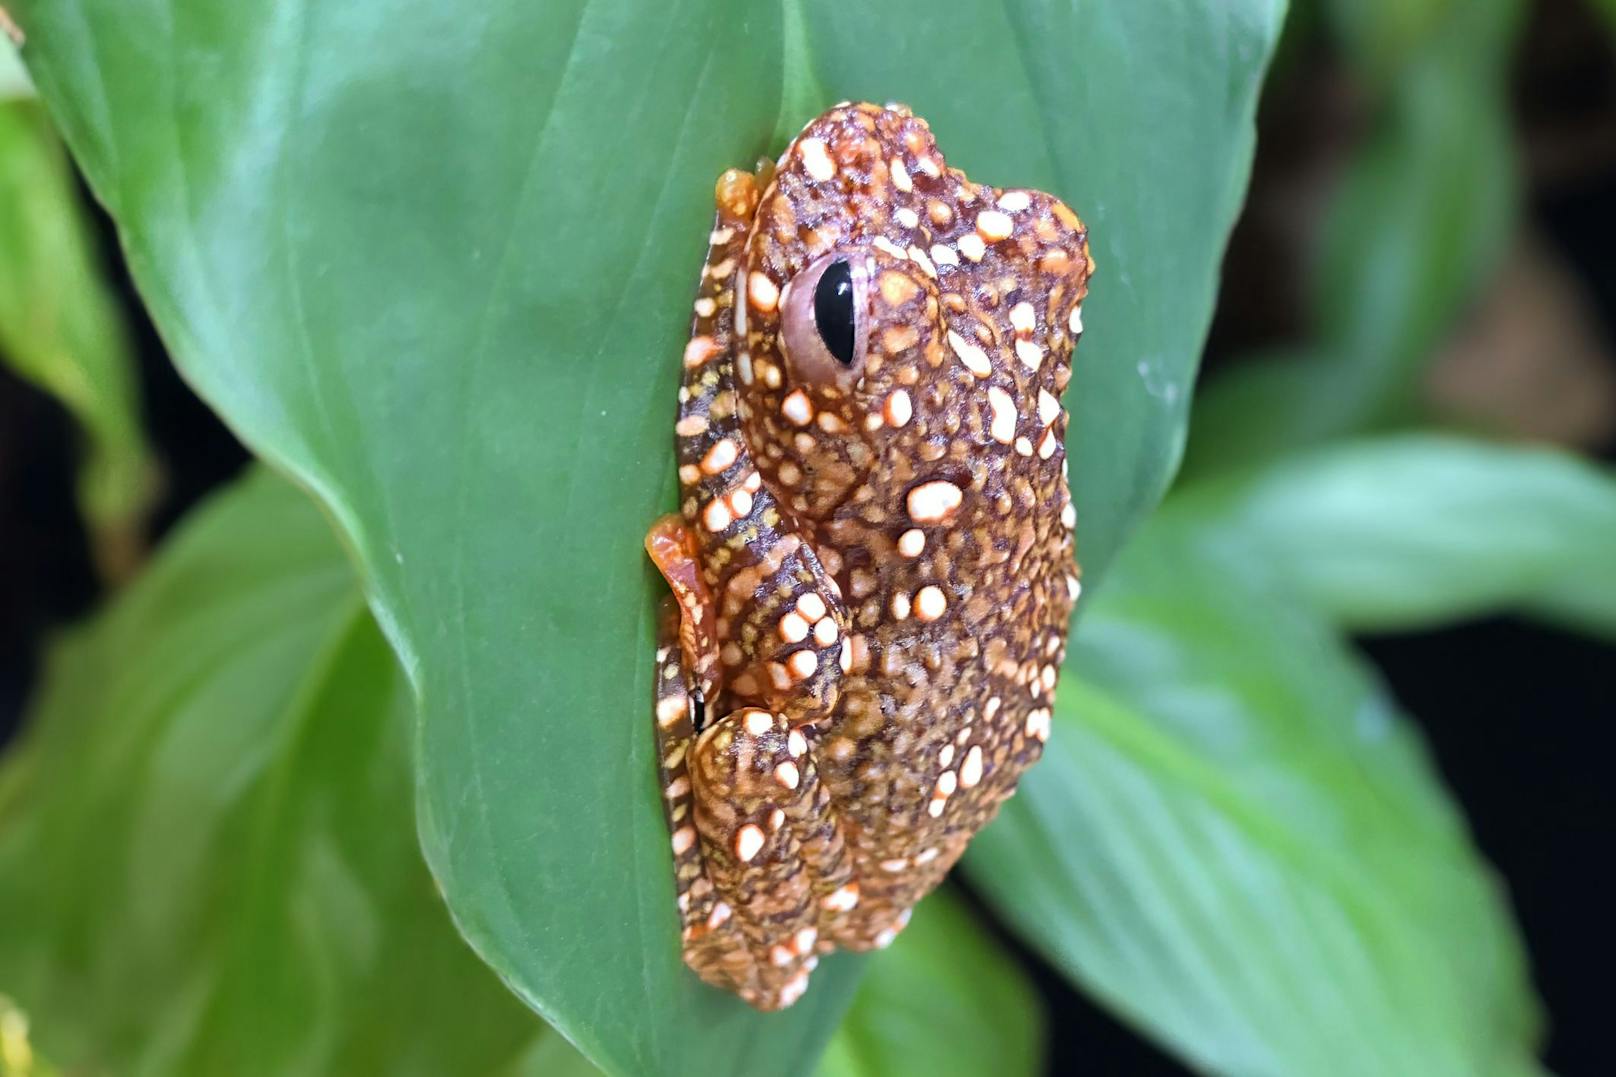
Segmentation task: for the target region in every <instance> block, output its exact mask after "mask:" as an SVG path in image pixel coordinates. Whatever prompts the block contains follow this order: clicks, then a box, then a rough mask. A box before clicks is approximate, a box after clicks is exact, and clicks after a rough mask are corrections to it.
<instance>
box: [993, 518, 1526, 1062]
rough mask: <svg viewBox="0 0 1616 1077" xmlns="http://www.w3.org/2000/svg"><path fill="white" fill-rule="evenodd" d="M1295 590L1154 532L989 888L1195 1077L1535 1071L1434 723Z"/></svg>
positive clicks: (1514, 946) (1123, 574) (1115, 590)
mask: <svg viewBox="0 0 1616 1077" xmlns="http://www.w3.org/2000/svg"><path fill="white" fill-rule="evenodd" d="M1273 580H1274V577H1272V576H1270V575H1268V573H1267V567H1266V566H1265V565H1263V564H1262V563H1261V562H1260V561H1253V560H1252V559H1247V558H1239V557H1222V556H1219V555H1218V554H1217V553H1216V552H1209V551H1208V550H1206V549H1205V548H1201V547H1198V546H1197V545H1195V544H1194V542H1193V541H1187V540H1185V538H1184V536H1183V535H1182V534H1181V533H1179V532H1177V531H1176V529H1172V528H1165V527H1160V526H1158V524H1157V522H1156V521H1152V523H1151V524H1150V525H1148V526H1147V528H1146V530H1145V532H1144V533H1142V534H1141V536H1140V537H1139V538H1138V539H1137V540H1136V541H1135V543H1134V544H1133V545H1131V546H1130V547H1129V549H1128V551H1127V553H1126V554H1125V555H1124V556H1123V558H1122V559H1121V560H1120V561H1119V563H1118V565H1117V567H1116V571H1115V572H1114V573H1113V575H1112V578H1111V580H1110V581H1109V583H1108V584H1107V587H1106V589H1105V590H1104V591H1102V592H1101V594H1100V595H1099V596H1098V597H1097V598H1096V599H1095V600H1094V602H1093V604H1092V605H1091V606H1090V608H1089V611H1088V614H1087V616H1086V617H1085V619H1084V622H1083V632H1082V646H1081V647H1080V648H1079V649H1078V657H1077V659H1076V660H1075V662H1073V663H1072V667H1073V668H1072V669H1070V670H1069V671H1068V677H1067V680H1066V681H1065V682H1063V684H1062V686H1061V690H1060V702H1059V705H1058V706H1057V708H1056V721H1055V729H1054V732H1053V735H1052V737H1051V739H1050V744H1049V751H1048V752H1047V753H1046V755H1045V758H1044V760H1043V761H1042V762H1041V763H1040V764H1039V766H1038V767H1036V768H1035V769H1034V770H1033V771H1032V773H1030V774H1029V775H1028V777H1027V778H1026V779H1025V780H1024V781H1023V783H1022V789H1021V792H1020V793H1019V794H1018V795H1017V796H1016V798H1015V799H1014V800H1012V801H1010V802H1009V803H1008V804H1007V805H1006V806H1005V809H1004V811H1003V815H1002V818H1001V819H1000V821H998V822H997V823H995V824H994V825H993V826H992V827H990V828H989V829H988V830H987V831H986V832H985V833H984V834H982V835H981V836H980V837H979V838H978V839H977V842H976V843H975V845H973V846H972V849H971V851H970V853H969V854H968V856H967V869H968V871H969V872H970V877H971V879H972V880H973V882H975V883H976V884H977V885H978V886H979V887H980V888H981V889H982V890H983V891H984V892H985V893H986V894H987V895H988V897H989V898H990V901H991V903H992V904H993V905H994V906H995V907H997V908H998V909H999V910H1000V911H1001V912H1002V913H1003V914H1004V915H1005V916H1006V917H1007V918H1008V919H1009V920H1010V921H1011V922H1012V923H1013V924H1014V925H1015V927H1016V928H1017V929H1018V930H1019V931H1020V932H1022V933H1023V934H1024V935H1025V936H1026V937H1027V939H1028V940H1029V941H1030V942H1031V943H1033V944H1034V945H1035V946H1037V947H1038V948H1040V949H1041V950H1043V951H1044V952H1045V953H1046V954H1047V955H1048V956H1049V957H1050V958H1051V960H1052V961H1054V962H1055V963H1056V964H1057V965H1059V966H1060V967H1062V968H1063V969H1065V970H1066V971H1067V972H1068V973H1069V974H1070V975H1072V976H1073V977H1074V978H1075V979H1076V980H1077V981H1078V982H1080V983H1082V984H1084V985H1086V986H1088V987H1089V988H1091V989H1092V990H1093V991H1094V992H1095V993H1096V994H1097V995H1098V996H1099V997H1100V998H1101V999H1103V1000H1105V1001H1106V1002H1108V1003H1109V1004H1110V1005H1111V1006H1112V1007H1114V1008H1115V1009H1116V1010H1117V1011H1118V1012H1120V1013H1121V1014H1122V1015H1123V1016H1124V1017H1126V1018H1127V1019H1129V1020H1131V1021H1133V1022H1135V1023H1137V1024H1138V1025H1139V1026H1140V1027H1142V1028H1143V1029H1145V1030H1147V1031H1148V1032H1150V1033H1151V1034H1153V1035H1154V1036H1156V1037H1158V1038H1160V1039H1161V1040H1163V1041H1164V1042H1166V1043H1167V1044H1169V1045H1170V1046H1172V1047H1174V1048H1175V1049H1176V1050H1177V1051H1179V1052H1180V1053H1181V1054H1182V1055H1183V1056H1184V1057H1185V1058H1186V1059H1187V1060H1189V1061H1190V1062H1191V1063H1193V1064H1194V1065H1196V1066H1197V1067H1198V1068H1205V1069H1208V1070H1212V1071H1215V1072H1220V1073H1240V1074H1286V1075H1298V1074H1322V1075H1332V1077H1333V1075H1340V1074H1386V1073H1419V1074H1454V1075H1458V1074H1493V1073H1514V1072H1524V1071H1527V1070H1529V1069H1530V1066H1531V1051H1532V1048H1533V1046H1534V1042H1535V1026H1536V1019H1535V1010H1534V1004H1533V1001H1532V996H1531V993H1530V989H1529V987H1528V985H1527V982H1526V975H1525V971H1524V967H1523V964H1524V963H1523V957H1522V953H1521V949H1520V945H1519V943H1518V941H1517V939H1516V937H1515V935H1514V931H1513V929H1512V926H1511V924H1510V920H1509V916H1508V913H1507V910H1506V908H1505V906H1504V904H1503V902H1502V900H1501V899H1500V896H1499V894H1498V892H1497V889H1496V885H1495V883H1494V882H1493V879H1492V876H1491V873H1490V871H1489V870H1488V869H1487V867H1486V866H1485V865H1484V864H1483V863H1482V862H1481V860H1480V859H1479V857H1478V856H1477V854H1476V853H1475V851H1474V850H1473V848H1472V847H1471V845H1470V842H1469V839H1468V837H1467V835H1466V833H1465V829H1464V825H1463V823H1462V821H1461V819H1460V818H1459V817H1458V814H1457V812H1456V811H1455V810H1454V809H1453V808H1452V806H1451V805H1450V804H1449V803H1448V802H1447V800H1446V798H1445V796H1444V794H1443V791H1442V788H1441V786H1440V784H1439V783H1438V781H1437V779H1436V776H1435V775H1434V773H1433V771H1432V768H1431V767H1430V765H1429V763H1428V762H1427V760H1426V758H1425V754H1424V751H1423V749H1422V747H1421V745H1420V744H1419V742H1418V738H1417V736H1416V735H1415V733H1414V731H1413V730H1412V728H1411V727H1410V726H1409V724H1408V723H1407V722H1406V721H1405V720H1404V719H1403V718H1402V717H1401V716H1400V715H1399V714H1398V713H1397V711H1396V708H1395V707H1394V706H1393V705H1392V704H1391V703H1390V702H1389V701H1388V700H1387V698H1386V696H1385V694H1384V693H1383V692H1382V691H1380V690H1379V689H1378V687H1377V686H1376V685H1375V684H1374V683H1373V681H1372V680H1371V678H1370V677H1369V676H1367V675H1366V673H1365V672H1364V671H1363V670H1362V669H1361V668H1360V667H1359V666H1358V665H1357V664H1356V663H1355V662H1354V661H1353V660H1352V659H1351V658H1350V657H1349V655H1348V653H1347V652H1346V651H1345V650H1344V649H1343V646H1342V643H1341V641H1340V640H1339V639H1338V638H1336V637H1335V636H1334V635H1333V634H1332V633H1331V632H1330V631H1329V630H1327V629H1326V628H1325V627H1324V626H1323V625H1322V623H1321V622H1320V621H1319V620H1318V619H1317V618H1316V617H1315V616H1313V615H1312V614H1310V613H1307V612H1304V611H1303V610H1302V609H1301V608H1300V607H1299V606H1296V605H1294V604H1293V603H1292V602H1291V600H1290V599H1289V597H1288V596H1285V595H1284V594H1283V591H1282V589H1281V588H1276V587H1275V586H1274V584H1273Z"/></svg>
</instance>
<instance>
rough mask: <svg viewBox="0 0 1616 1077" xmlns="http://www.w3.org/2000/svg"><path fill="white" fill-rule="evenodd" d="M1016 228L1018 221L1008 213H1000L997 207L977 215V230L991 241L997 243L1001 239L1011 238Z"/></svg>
mask: <svg viewBox="0 0 1616 1077" xmlns="http://www.w3.org/2000/svg"><path fill="white" fill-rule="evenodd" d="M1015 230H1016V223H1015V222H1014V221H1012V220H1011V219H1010V215H1009V214H1007V213H1000V212H999V211H998V210H996V209H985V210H983V211H982V212H981V213H978V214H977V215H976V231H977V234H978V235H980V236H981V237H982V238H983V239H985V240H987V241H988V242H989V243H997V242H998V241H999V240H1001V239H1009V238H1010V236H1011V235H1012V234H1013V233H1014V232H1015Z"/></svg>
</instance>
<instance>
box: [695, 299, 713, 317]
mask: <svg viewBox="0 0 1616 1077" xmlns="http://www.w3.org/2000/svg"><path fill="white" fill-rule="evenodd" d="M716 310H718V304H717V303H714V302H713V300H712V297H711V296H706V295H704V296H702V297H701V298H700V299H698V300H696V314H697V315H698V316H699V317H702V318H711V317H712V316H713V313H714V312H715V311H716Z"/></svg>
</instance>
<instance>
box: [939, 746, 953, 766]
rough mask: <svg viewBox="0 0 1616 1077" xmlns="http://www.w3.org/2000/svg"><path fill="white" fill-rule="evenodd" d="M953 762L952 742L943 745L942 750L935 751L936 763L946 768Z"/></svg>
mask: <svg viewBox="0 0 1616 1077" xmlns="http://www.w3.org/2000/svg"><path fill="white" fill-rule="evenodd" d="M953 762H954V746H953V745H952V744H945V745H943V750H942V751H940V752H938V753H937V765H938V766H939V767H944V768H946V767H949V766H951V765H952V764H953Z"/></svg>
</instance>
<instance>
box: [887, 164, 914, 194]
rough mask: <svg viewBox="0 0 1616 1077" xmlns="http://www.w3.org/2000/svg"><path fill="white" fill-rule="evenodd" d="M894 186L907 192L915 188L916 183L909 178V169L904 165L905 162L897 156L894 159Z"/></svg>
mask: <svg viewBox="0 0 1616 1077" xmlns="http://www.w3.org/2000/svg"><path fill="white" fill-rule="evenodd" d="M892 186H894V187H896V188H897V189H898V190H900V191H903V192H904V193H905V194H907V193H908V192H910V191H912V190H914V189H915V185H914V183H913V182H912V181H911V180H910V179H909V170H908V169H907V168H905V167H903V162H902V161H900V160H898V159H897V158H896V157H894V158H893V159H892Z"/></svg>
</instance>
